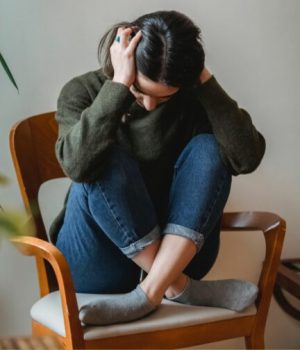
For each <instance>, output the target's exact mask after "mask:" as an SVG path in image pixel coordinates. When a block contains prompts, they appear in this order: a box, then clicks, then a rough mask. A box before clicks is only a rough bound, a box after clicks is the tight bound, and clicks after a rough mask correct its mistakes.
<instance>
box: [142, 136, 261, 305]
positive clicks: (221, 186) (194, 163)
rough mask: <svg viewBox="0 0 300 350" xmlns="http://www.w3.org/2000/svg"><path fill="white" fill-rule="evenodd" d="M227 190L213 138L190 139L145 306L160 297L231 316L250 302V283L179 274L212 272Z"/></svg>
mask: <svg viewBox="0 0 300 350" xmlns="http://www.w3.org/2000/svg"><path fill="white" fill-rule="evenodd" d="M230 185H231V175H230V174H229V172H228V170H227V169H226V168H225V166H224V164H223V162H222V160H221V158H220V154H219V147H218V144H217V142H216V140H215V138H214V136H213V135H208V134H207V135H199V136H196V137H194V138H193V139H192V140H191V142H190V143H189V144H188V145H187V146H186V147H185V149H184V150H183V152H182V153H181V155H180V157H179V159H178V161H177V162H176V166H175V174H174V179H173V183H172V187H171V193H170V205H169V216H168V220H167V225H166V227H165V229H164V238H163V240H162V243H161V246H160V248H159V251H158V253H157V255H156V257H155V259H154V261H153V264H152V266H151V268H150V271H149V273H148V275H147V277H146V278H145V280H144V281H143V282H142V283H141V288H142V289H143V290H144V291H145V293H146V295H148V297H149V298H150V300H152V301H154V302H155V303H159V302H160V300H161V299H162V297H163V295H164V294H165V295H166V296H167V297H168V298H171V299H173V300H175V301H177V302H181V303H185V304H191V305H206V306H217V307H225V308H229V309H232V310H236V311H241V310H243V309H244V308H245V307H247V306H249V305H250V304H252V303H253V302H254V300H255V298H256V295H257V287H256V286H255V285H254V284H252V283H249V282H245V281H240V280H220V281H199V280H195V279H188V278H187V276H186V275H184V274H183V273H182V271H183V270H184V269H185V270H184V271H185V272H186V273H188V274H189V275H190V276H192V277H193V278H195V277H196V278H197V279H199V278H201V277H203V276H204V275H205V274H206V273H207V272H208V270H209V269H210V268H211V266H212V264H213V262H214V260H215V258H216V256H217V252H218V247H219V232H220V222H221V217H222V213H223V209H224V206H225V204H226V201H227V198H228V195H229V191H230ZM196 251H197V252H198V253H197V254H196ZM184 283H186V286H184ZM174 296H175V297H174Z"/></svg>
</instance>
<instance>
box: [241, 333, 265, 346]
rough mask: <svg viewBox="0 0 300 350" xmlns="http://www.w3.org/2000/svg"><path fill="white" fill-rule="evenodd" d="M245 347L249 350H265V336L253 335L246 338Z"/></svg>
mask: <svg viewBox="0 0 300 350" xmlns="http://www.w3.org/2000/svg"><path fill="white" fill-rule="evenodd" d="M245 345H246V348H247V349H264V348H265V340H264V334H260V333H253V334H251V335H250V336H248V337H245Z"/></svg>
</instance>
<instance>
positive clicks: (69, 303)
mask: <svg viewBox="0 0 300 350" xmlns="http://www.w3.org/2000/svg"><path fill="white" fill-rule="evenodd" d="M10 241H11V242H12V243H13V245H14V246H16V248H17V249H18V250H19V251H20V252H21V253H22V254H23V255H28V256H35V257H36V258H37V259H40V260H43V262H44V260H46V261H48V262H49V264H50V265H51V267H52V268H53V271H54V274H55V277H56V279H57V283H58V288H59V292H60V296H61V302H62V311H63V317H64V323H65V331H66V336H67V337H69V339H72V340H74V341H75V338H76V344H78V337H81V339H83V332H82V327H81V324H80V321H79V318H78V314H79V312H78V304H77V299H76V294H75V290H74V286H73V281H72V276H71V272H70V268H69V265H68V263H67V261H66V259H65V257H64V256H63V254H62V253H61V252H60V251H59V250H58V249H57V248H56V247H55V246H54V245H53V244H51V243H49V242H46V241H44V240H42V239H39V238H36V237H30V236H22V237H13V238H11V239H10ZM44 269H45V266H44ZM44 271H45V270H44ZM43 275H44V277H43V278H46V277H45V276H46V273H44V274H43ZM40 282H41V281H40ZM71 329H72V332H71ZM82 347H84V345H83V344H82Z"/></svg>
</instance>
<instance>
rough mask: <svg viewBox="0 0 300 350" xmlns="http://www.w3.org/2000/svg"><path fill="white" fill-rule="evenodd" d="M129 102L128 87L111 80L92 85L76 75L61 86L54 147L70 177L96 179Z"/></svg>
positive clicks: (80, 180)
mask: <svg viewBox="0 0 300 350" xmlns="http://www.w3.org/2000/svg"><path fill="white" fill-rule="evenodd" d="M97 89H98V90H97ZM93 95H95V98H94V97H93ZM132 102H133V95H132V94H131V93H130V91H129V89H128V88H127V87H126V86H125V85H122V84H120V83H115V82H112V81H110V80H106V81H104V83H103V85H102V86H101V84H99V86H97V88H95V84H94V83H93V84H89V83H88V82H87V81H86V80H84V79H82V78H81V77H76V78H74V79H72V80H71V81H70V82H68V83H67V84H66V85H65V86H64V87H63V89H62V91H61V93H60V96H59V98H58V103H57V113H56V120H57V122H58V126H59V135H58V139H57V142H56V148H55V151H56V156H57V159H58V161H59V163H60V165H61V167H62V169H63V171H64V172H65V174H66V175H67V176H68V177H70V178H71V179H72V180H73V181H76V182H90V181H93V180H95V179H97V177H98V175H99V173H100V172H101V170H102V169H103V166H104V164H105V159H106V154H107V150H108V149H109V147H110V146H111V145H112V144H113V143H114V142H115V139H116V131H117V128H118V126H119V123H120V121H121V117H122V115H123V114H124V112H125V111H126V110H127V109H128V108H129V106H130V104H131V103H132Z"/></svg>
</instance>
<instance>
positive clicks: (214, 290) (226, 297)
mask: <svg viewBox="0 0 300 350" xmlns="http://www.w3.org/2000/svg"><path fill="white" fill-rule="evenodd" d="M257 293H258V288H257V286H256V285H255V284H253V283H251V282H247V281H241V280H237V279H228V280H218V281H196V280H193V279H189V281H188V284H187V286H186V287H185V289H184V290H183V291H182V292H181V293H180V294H179V295H177V296H175V297H173V298H168V299H169V300H172V301H176V302H178V303H182V304H189V305H197V306H213V307H222V308H226V309H230V310H234V311H243V310H244V309H246V308H247V307H248V306H250V305H251V304H253V303H254V301H255V299H256V297H257Z"/></svg>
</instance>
